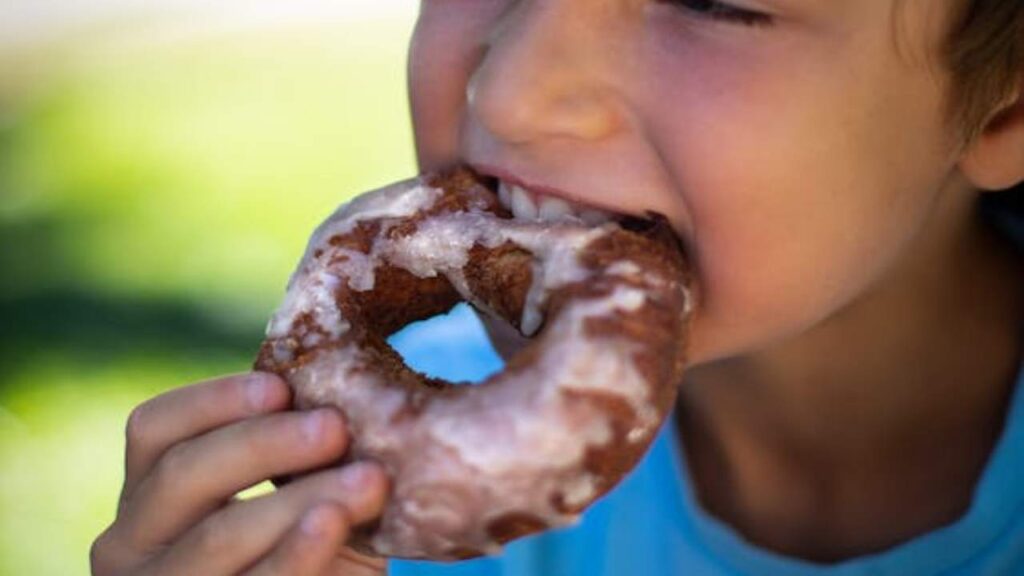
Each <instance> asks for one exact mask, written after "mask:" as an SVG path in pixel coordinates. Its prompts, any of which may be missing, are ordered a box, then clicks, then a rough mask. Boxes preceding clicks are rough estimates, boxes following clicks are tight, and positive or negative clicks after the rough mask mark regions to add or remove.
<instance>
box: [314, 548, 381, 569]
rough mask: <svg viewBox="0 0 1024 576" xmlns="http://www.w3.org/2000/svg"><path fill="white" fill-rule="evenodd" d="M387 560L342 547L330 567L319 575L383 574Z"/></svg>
mask: <svg viewBox="0 0 1024 576" xmlns="http://www.w3.org/2000/svg"><path fill="white" fill-rule="evenodd" d="M387 564H388V563H387V560H385V559H384V558H380V557H373V556H367V555H365V554H360V553H359V552H356V551H355V550H352V549H351V548H342V549H341V550H339V551H338V554H337V555H336V556H335V557H334V561H333V562H331V565H330V567H329V568H328V569H327V570H325V571H323V572H321V576H384V575H385V574H386V573H387Z"/></svg>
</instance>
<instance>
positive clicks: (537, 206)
mask: <svg viewBox="0 0 1024 576" xmlns="http://www.w3.org/2000/svg"><path fill="white" fill-rule="evenodd" d="M497 194H498V201H499V202H500V203H501V205H502V206H503V207H505V208H506V209H508V210H509V211H510V212H511V213H512V217H513V218H515V219H517V220H529V221H535V222H553V221H558V220H565V219H570V218H572V219H577V220H582V221H583V222H584V223H586V224H588V225H590V226H598V225H601V224H604V223H605V222H611V221H612V220H615V219H616V216H615V215H614V214H612V213H611V212H606V211H604V210H600V209H597V208H594V207H592V206H585V205H583V204H579V203H576V202H573V201H571V200H567V199H565V198H560V197H558V196H554V195H551V194H544V193H540V192H536V191H532V190H528V189H526V188H524V187H523V186H519V185H517V184H512V183H509V182H506V181H505V180H500V179H499V180H498V181H497Z"/></svg>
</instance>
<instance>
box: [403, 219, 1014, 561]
mask: <svg viewBox="0 0 1024 576" xmlns="http://www.w3.org/2000/svg"><path fill="white" fill-rule="evenodd" d="M1002 224H1004V225H1008V226H1009V228H1008V230H1009V231H1010V232H1011V234H1016V238H1017V240H1018V241H1019V242H1021V244H1022V245H1024V235H1021V234H1020V232H1021V231H1024V225H1021V222H1020V221H1014V222H1010V221H1004V222H1002ZM472 322H473V320H472V318H471V313H470V312H468V311H465V310H461V311H457V312H456V313H454V314H453V315H452V317H451V318H450V321H449V323H448V326H449V327H448V328H446V329H445V330H448V331H449V332H447V333H446V334H445V336H446V337H443V338H432V337H431V336H435V335H434V334H431V335H430V336H428V335H426V334H425V333H423V332H422V331H421V332H417V331H416V328H415V327H414V328H413V329H412V330H409V331H408V332H406V333H403V334H401V335H400V338H399V340H400V341H398V342H396V347H397V348H399V349H400V350H402V352H403V353H404V354H405V355H406V357H407V358H408V359H409V361H410V363H413V364H414V365H415V360H416V358H417V357H419V358H422V359H423V360H424V362H423V363H422V364H420V366H419V367H421V368H424V369H426V370H430V369H431V366H429V362H430V361H433V362H444V361H443V360H441V359H442V358H445V357H446V356H447V355H446V354H445V353H444V352H443V351H441V350H438V349H437V348H435V347H437V346H443V345H444V342H448V343H451V342H460V343H462V344H463V345H469V346H470V348H468V349H465V348H464V349H463V350H462V353H461V354H460V357H461V358H464V359H471V360H472V363H471V364H468V365H467V366H469V368H467V369H468V370H469V372H467V373H466V375H465V377H466V378H472V377H473V376H480V375H481V374H483V373H486V372H488V371H490V370H494V369H497V368H498V366H499V363H500V361H499V360H497V358H496V357H495V356H493V352H490V351H489V349H488V347H487V344H486V343H485V342H484V341H483V338H484V337H483V334H482V332H481V331H480V329H479V328H474V327H472V325H471V324H472ZM453 327H455V328H453ZM474 331H475V332H474ZM403 339H404V340H403ZM431 343H432V344H431ZM467 343H472V344H467ZM447 357H448V358H450V356H447ZM447 363H448V365H449V366H451V365H453V364H454V365H458V364H461V362H456V363H451V362H447ZM474 371H475V372H474ZM674 430H676V427H675V421H674V417H670V418H669V420H668V421H666V423H665V425H664V426H663V427H662V429H661V432H660V433H659V435H658V436H657V438H656V439H655V441H654V443H653V445H652V447H651V449H650V450H649V451H648V453H647V454H646V456H645V457H644V459H643V460H642V461H641V463H640V464H639V465H638V466H637V468H635V469H634V470H633V471H632V472H631V473H630V474H629V475H628V476H627V477H626V478H625V479H624V480H623V481H622V483H621V484H620V485H619V486H618V487H616V488H615V489H614V490H613V491H611V492H610V493H609V494H607V495H606V496H605V497H604V498H602V499H601V500H599V501H598V502H597V503H596V504H594V505H593V506H592V507H591V508H590V509H588V510H587V511H586V512H585V513H584V515H583V519H582V521H581V522H580V523H579V524H577V525H576V526H573V527H569V528H564V529H560V530H553V531H550V532H546V533H542V534H540V535H537V536H532V537H527V538H524V539H521V540H518V541H515V542H513V543H511V544H509V545H508V546H506V548H505V551H504V552H503V553H502V554H501V555H499V556H495V557H487V558H479V559H474V560H468V561H463V562H458V563H451V564H447V563H434V562H413V561H392V562H391V563H390V571H389V574H391V576H574V575H586V576H621V575H628V576H632V575H645V576H646V575H660V574H673V575H674V574H679V575H687V576H735V575H756V576H851V575H869V574H870V575H886V576H904V575H913V576H918V575H921V576H924V575H928V576H939V575H941V576H960V575H972V576H974V575H1024V363H1022V365H1021V372H1020V375H1019V376H1018V379H1017V384H1016V387H1015V389H1014V394H1013V396H1012V398H1011V404H1010V406H1009V407H1008V411H1007V416H1006V420H1005V424H1004V429H1003V431H1002V435H1001V437H1000V439H999V441H998V443H997V444H996V446H995V449H994V451H993V453H992V454H991V455H990V457H989V461H988V463H987V464H986V466H985V469H984V471H983V473H982V475H981V478H980V480H979V482H978V484H977V485H976V486H975V492H974V498H973V501H972V503H971V505H970V508H969V509H968V510H967V512H966V513H965V514H964V515H963V516H961V517H960V519H958V520H956V521H955V522H953V523H951V524H948V525H946V526H944V527H941V528H939V529H936V530H933V531H931V532H928V533H926V534H922V535H920V536H917V537H915V538H913V539H912V540H909V541H907V542H905V543H903V544H901V545H899V546H895V547H893V548H890V549H888V550H886V551H884V552H880V553H877V554H871V555H865V556H859V557H857V558H853V559H849V560H846V561H843V562H838V563H834V564H815V563H812V562H808V561H804V560H800V559H795V558H790V557H785V556H782V555H779V554H776V553H774V552H771V551H768V550H765V549H762V548H758V547H757V546H755V545H753V544H751V543H749V542H748V541H746V540H745V539H744V538H743V537H742V536H741V535H740V534H739V533H738V532H736V531H735V530H733V529H732V528H731V527H729V526H728V525H726V524H724V523H723V522H721V521H719V520H717V519H716V518H714V517H712V516H710V515H709V514H707V513H706V512H705V511H704V510H703V509H702V508H701V507H700V505H699V503H698V502H697V501H696V499H695V497H694V494H693V491H692V488H691V486H690V483H689V476H688V474H687V470H686V460H685V457H684V453H683V452H682V450H681V447H680V446H679V442H678V437H677V435H676V434H675V433H674Z"/></svg>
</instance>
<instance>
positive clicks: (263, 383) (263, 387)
mask: <svg viewBox="0 0 1024 576" xmlns="http://www.w3.org/2000/svg"><path fill="white" fill-rule="evenodd" d="M245 396H246V400H248V402H249V408H251V409H253V410H261V409H263V407H264V406H266V404H267V398H268V397H269V396H270V383H269V382H267V380H266V378H265V377H264V376H261V375H258V374H254V375H252V376H249V380H248V381H247V382H246V383H245Z"/></svg>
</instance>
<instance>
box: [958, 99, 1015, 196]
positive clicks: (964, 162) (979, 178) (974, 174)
mask: <svg viewBox="0 0 1024 576" xmlns="http://www.w3.org/2000/svg"><path fill="white" fill-rule="evenodd" d="M959 166H960V171H961V172H962V173H963V174H964V176H966V177H967V179H968V180H969V181H970V182H971V183H972V184H974V186H976V187H977V188H979V189H981V190H1005V189H1007V188H1012V187H1013V186H1016V185H1017V184H1020V183H1021V182H1024V91H1022V90H1021V89H1018V90H1017V91H1016V95H1015V96H1014V97H1013V98H1012V99H1010V101H1009V104H1008V105H1005V106H1003V107H1001V108H1000V109H999V110H998V112H997V113H996V114H994V115H993V116H992V117H991V118H989V120H988V122H987V123H986V124H985V126H984V127H983V128H982V131H981V133H980V134H979V135H978V136H977V137H976V138H975V140H974V141H973V142H971V143H970V144H969V145H968V147H967V148H966V149H965V150H964V153H963V155H962V156H961V157H960V162H959Z"/></svg>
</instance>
